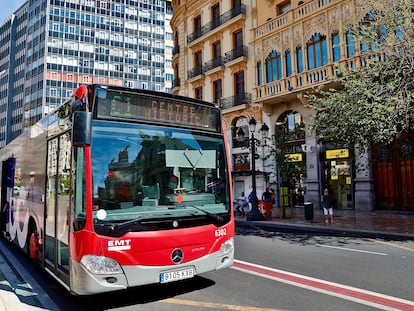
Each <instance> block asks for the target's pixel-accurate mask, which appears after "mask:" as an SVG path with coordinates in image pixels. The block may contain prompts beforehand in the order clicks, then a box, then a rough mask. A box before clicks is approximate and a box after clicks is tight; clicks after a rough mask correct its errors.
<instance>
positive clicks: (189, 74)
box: [187, 65, 203, 80]
mask: <svg viewBox="0 0 414 311" xmlns="http://www.w3.org/2000/svg"><path fill="white" fill-rule="evenodd" d="M202 74H203V66H202V65H200V66H197V67H194V68H193V69H191V70H188V71H187V79H189V80H190V79H193V78H195V77H197V76H200V75H202Z"/></svg>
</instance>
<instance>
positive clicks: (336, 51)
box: [332, 30, 341, 62]
mask: <svg viewBox="0 0 414 311" xmlns="http://www.w3.org/2000/svg"><path fill="white" fill-rule="evenodd" d="M332 56H333V61H334V62H338V61H339V60H340V59H341V49H340V46H339V32H338V30H335V31H334V32H333V33H332Z"/></svg>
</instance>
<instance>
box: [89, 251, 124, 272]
mask: <svg viewBox="0 0 414 311" xmlns="http://www.w3.org/2000/svg"><path fill="white" fill-rule="evenodd" d="M81 264H82V265H83V266H84V267H85V268H86V269H87V270H88V271H90V272H91V273H93V274H114V273H123V271H122V268H121V266H120V265H119V263H118V262H117V261H116V260H114V259H112V258H108V257H104V256H95V255H86V256H83V257H82V259H81Z"/></svg>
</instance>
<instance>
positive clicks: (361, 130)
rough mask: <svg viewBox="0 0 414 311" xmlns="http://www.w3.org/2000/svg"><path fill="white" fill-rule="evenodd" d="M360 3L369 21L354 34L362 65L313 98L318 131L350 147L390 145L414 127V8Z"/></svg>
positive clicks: (408, 1) (370, 0)
mask: <svg viewBox="0 0 414 311" xmlns="http://www.w3.org/2000/svg"><path fill="white" fill-rule="evenodd" d="M360 2H361V7H359V8H358V9H361V10H363V11H364V12H367V15H366V18H365V20H364V21H363V22H361V23H359V24H358V25H353V27H352V28H351V29H349V30H352V31H353V34H354V42H356V43H357V44H358V43H360V45H359V48H360V49H361V55H362V57H361V60H362V62H361V63H362V65H361V66H360V67H359V68H356V69H353V70H348V71H346V70H341V71H340V72H339V74H337V76H336V77H334V78H333V79H332V80H331V81H330V83H329V84H327V85H328V86H324V87H320V88H319V89H317V90H314V92H312V93H310V94H308V99H309V100H310V105H311V107H312V108H313V109H315V111H316V114H315V116H314V120H313V124H312V128H313V130H316V132H317V134H318V136H319V137H329V138H330V139H333V140H335V141H337V142H338V143H341V144H343V145H345V146H349V147H352V146H355V145H358V146H369V145H372V144H374V145H380V144H389V143H391V142H392V141H393V140H394V139H396V138H397V137H399V136H401V135H402V134H410V133H411V135H412V132H413V128H414V126H413V125H414V104H413V103H414V98H413V94H414V74H413V72H414V28H413V26H412V23H413V17H414V15H413V12H414V10H413V8H414V3H413V1H412V0H392V1H375V0H366V1H360ZM338 69H339V68H338ZM410 139H412V138H410Z"/></svg>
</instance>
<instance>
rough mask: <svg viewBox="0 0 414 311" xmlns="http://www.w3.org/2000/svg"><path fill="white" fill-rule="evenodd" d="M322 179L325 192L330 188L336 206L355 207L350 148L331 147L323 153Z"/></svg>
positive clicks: (343, 207) (342, 207)
mask: <svg viewBox="0 0 414 311" xmlns="http://www.w3.org/2000/svg"><path fill="white" fill-rule="evenodd" d="M320 156H321V181H322V189H321V193H323V189H324V188H328V189H329V192H330V193H331V195H332V197H333V199H334V208H341V209H354V204H353V202H354V200H353V186H352V180H353V178H352V162H351V159H350V156H349V150H348V149H329V150H325V151H324V152H322V153H321V155H320Z"/></svg>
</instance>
